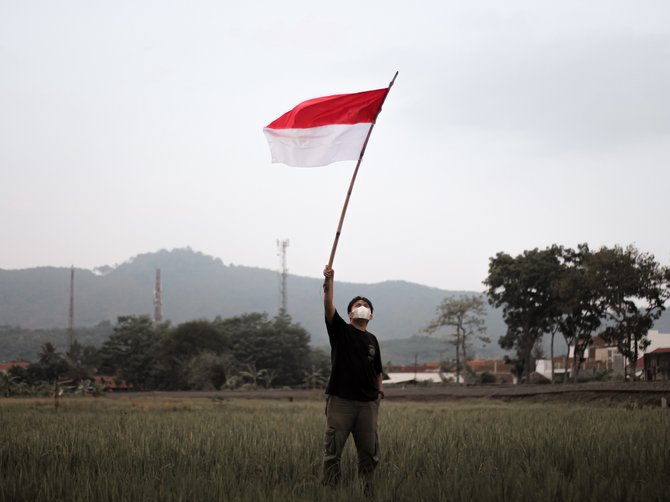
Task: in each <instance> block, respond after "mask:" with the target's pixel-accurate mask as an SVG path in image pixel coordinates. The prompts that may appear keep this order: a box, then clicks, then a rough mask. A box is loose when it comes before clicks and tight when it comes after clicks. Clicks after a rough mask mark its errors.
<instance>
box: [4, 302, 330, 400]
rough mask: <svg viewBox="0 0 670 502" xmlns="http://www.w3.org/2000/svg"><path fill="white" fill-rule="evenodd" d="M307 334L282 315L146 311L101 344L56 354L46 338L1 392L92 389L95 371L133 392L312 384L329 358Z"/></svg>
mask: <svg viewBox="0 0 670 502" xmlns="http://www.w3.org/2000/svg"><path fill="white" fill-rule="evenodd" d="M309 338H310V337H309V334H308V333H307V331H306V330H305V329H304V328H303V327H302V326H300V325H299V324H295V323H293V322H292V320H291V318H290V316H288V315H285V314H284V315H280V316H277V317H275V318H273V319H269V318H268V316H267V314H264V313H251V314H245V315H242V316H237V317H232V318H228V319H221V318H219V317H217V318H215V319H214V320H194V321H189V322H185V323H182V324H179V325H176V326H171V325H170V323H167V322H166V323H159V324H156V323H154V322H153V321H152V320H151V318H150V317H149V316H121V317H119V318H118V321H117V323H116V325H114V326H113V330H112V334H111V335H110V336H109V338H108V339H107V340H106V341H105V342H104V343H103V344H102V346H101V347H99V348H96V347H94V346H91V345H81V344H79V343H77V342H75V343H74V344H72V346H70V348H69V350H68V351H67V352H65V353H61V352H59V351H57V350H56V348H55V346H54V345H53V344H52V343H50V342H47V343H45V344H44V345H43V346H42V349H41V352H40V355H39V358H38V360H37V361H35V362H33V363H31V364H30V365H28V366H27V367H25V368H24V367H20V366H14V367H12V368H11V369H10V370H9V371H8V373H7V374H6V375H3V376H2V381H1V382H0V383H1V384H2V393H3V394H4V395H14V394H30V393H40V392H53V389H54V386H57V385H58V382H59V381H60V382H62V383H63V385H64V386H65V385H68V384H70V383H72V382H75V388H76V389H79V390H82V391H84V390H86V389H85V388H83V386H84V387H85V386H89V387H95V383H94V382H95V376H98V375H101V376H108V377H111V378H113V379H114V381H115V382H117V383H118V384H123V385H126V386H127V387H128V388H131V389H133V390H215V389H221V388H239V387H247V388H256V387H266V388H270V387H284V386H291V387H295V386H304V387H309V388H318V387H321V386H323V384H324V383H325V381H326V380H327V377H328V373H329V371H330V360H329V357H328V355H327V354H325V353H324V352H323V351H322V350H319V349H315V348H311V347H310V346H309ZM94 390H95V389H94ZM97 390H98V391H99V390H100V389H97Z"/></svg>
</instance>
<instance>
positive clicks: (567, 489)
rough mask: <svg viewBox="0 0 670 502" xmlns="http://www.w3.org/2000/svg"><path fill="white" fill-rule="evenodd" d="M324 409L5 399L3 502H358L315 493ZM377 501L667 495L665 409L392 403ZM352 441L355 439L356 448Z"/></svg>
mask: <svg viewBox="0 0 670 502" xmlns="http://www.w3.org/2000/svg"><path fill="white" fill-rule="evenodd" d="M323 411H324V406H323V402H322V401H321V400H315V401H296V402H287V401H283V402H277V401H244V400H230V401H213V400H205V399H190V400H189V399H152V398H143V399H132V398H127V399H113V400H112V399H105V398H100V399H92V398H81V399H66V400H62V401H61V403H60V407H59V409H58V410H57V411H54V408H53V401H52V400H39V399H32V400H23V399H4V400H0V499H1V500H3V501H4V500H13V501H22V500H26V501H27V500H30V501H33V500H37V501H55V500H63V501H93V500H95V501H98V500H109V501H116V500H123V501H147V500H166V501H178V500H188V501H195V500H240V501H247V500H249V501H252V500H253V501H263V500H272V501H275V500H276V501H291V500H294V501H316V500H325V501H328V500H333V501H334V500H347V501H352V500H359V499H362V494H361V490H360V487H359V486H358V483H357V481H356V474H355V472H356V466H355V452H354V448H353V444H350V445H348V448H347V450H346V452H345V457H344V459H343V469H344V482H343V483H342V485H341V486H340V487H338V488H337V489H334V490H332V489H326V488H324V487H322V486H321V485H320V484H319V481H318V475H319V468H320V462H321V441H322V432H323V427H324V415H323ZM380 438H381V442H382V459H381V463H380V465H379V468H378V471H377V475H376V480H375V488H376V493H375V495H376V499H377V500H389V501H391V500H392V501H404V500H407V501H418V500H426V501H429V500H430V501H434V500H440V501H450V500H453V501H486V500H495V501H533V502H536V501H538V500H539V501H544V500H560V501H571V500H574V501H582V500H617V501H626V500H630V501H636V500H640V501H642V500H644V501H647V500H667V497H668V494H669V493H670V453H669V452H670V412H669V411H668V410H667V409H661V408H654V409H652V408H643V409H626V408H623V407H610V406H603V405H600V406H583V405H578V404H556V403H553V404H544V405H539V404H524V403H519V404H509V403H501V402H487V401H470V402H444V403H420V404H417V403H394V402H384V403H383V404H382V407H381V413H380ZM351 443H353V442H351Z"/></svg>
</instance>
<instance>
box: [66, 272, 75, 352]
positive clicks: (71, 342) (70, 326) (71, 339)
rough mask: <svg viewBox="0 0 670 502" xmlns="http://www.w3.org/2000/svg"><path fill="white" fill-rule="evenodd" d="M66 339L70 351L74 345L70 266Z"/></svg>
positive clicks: (72, 280)
mask: <svg viewBox="0 0 670 502" xmlns="http://www.w3.org/2000/svg"><path fill="white" fill-rule="evenodd" d="M67 337H68V343H69V345H70V350H72V346H73V345H74V265H71V266H70V310H69V312H68V318H67Z"/></svg>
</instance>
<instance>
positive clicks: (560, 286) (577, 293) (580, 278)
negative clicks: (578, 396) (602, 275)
mask: <svg viewBox="0 0 670 502" xmlns="http://www.w3.org/2000/svg"><path fill="white" fill-rule="evenodd" d="M563 260H564V262H563V266H562V268H561V271H560V274H559V276H558V278H557V279H556V280H555V281H554V283H553V297H554V301H555V305H556V314H557V317H556V318H555V322H556V323H557V326H558V330H559V331H560V332H561V334H562V335H563V338H564V340H565V343H566V345H567V347H568V353H567V354H566V355H565V368H566V369H567V368H568V357H569V352H570V348H571V347H572V363H571V366H572V370H571V374H572V380H573V381H575V382H576V381H577V379H578V378H579V369H580V366H581V363H582V361H583V360H584V353H585V351H586V349H587V348H588V347H589V346H590V345H591V343H592V337H593V334H594V333H595V331H596V330H597V329H598V328H599V327H600V326H601V324H602V317H603V313H604V311H603V308H602V303H601V301H600V298H601V285H600V282H599V281H598V276H597V272H596V268H597V265H596V263H594V261H593V254H592V253H591V251H590V250H589V247H588V245H586V244H580V245H579V246H578V247H577V249H576V250H573V249H564V250H563ZM564 381H567V379H565V380H564Z"/></svg>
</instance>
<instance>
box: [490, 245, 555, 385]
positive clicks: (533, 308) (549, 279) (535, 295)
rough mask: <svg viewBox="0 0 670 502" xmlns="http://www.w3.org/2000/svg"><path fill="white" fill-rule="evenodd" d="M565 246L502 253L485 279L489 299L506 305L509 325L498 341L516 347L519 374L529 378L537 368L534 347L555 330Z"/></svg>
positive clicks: (504, 309) (496, 305)
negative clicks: (554, 290)
mask: <svg viewBox="0 0 670 502" xmlns="http://www.w3.org/2000/svg"><path fill="white" fill-rule="evenodd" d="M561 249H562V248H560V247H559V246H555V245H554V246H551V247H549V248H547V249H545V250H542V251H540V250H538V249H533V250H530V251H524V252H523V253H522V254H521V255H518V256H517V257H512V256H510V255H508V254H506V253H502V252H501V253H498V254H497V255H496V256H495V257H494V258H491V259H490V261H489V273H488V276H487V277H486V279H485V281H484V284H485V285H487V286H488V289H487V291H486V293H487V295H488V301H489V303H490V304H491V305H493V306H494V307H502V314H503V319H504V320H505V323H506V324H507V332H506V333H505V335H503V336H502V337H501V338H500V339H499V341H498V343H499V344H500V346H501V347H502V348H504V349H508V350H509V349H512V348H514V349H516V352H517V361H515V363H516V365H517V366H518V367H519V373H520V375H519V376H521V375H524V376H525V377H526V380H528V378H529V376H530V373H531V371H533V370H534V363H533V360H532V350H533V347H534V346H535V344H536V343H537V342H538V341H540V340H541V339H542V335H543V334H544V333H546V332H550V331H551V329H552V321H553V319H554V311H553V309H554V307H555V304H554V302H553V301H552V284H553V282H554V281H555V280H556V278H557V277H558V275H559V273H560V269H561V259H560V257H561Z"/></svg>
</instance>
